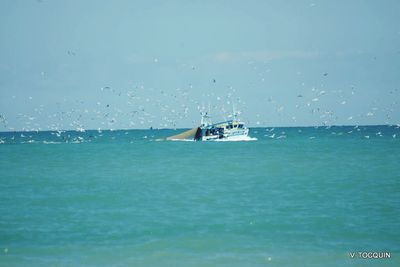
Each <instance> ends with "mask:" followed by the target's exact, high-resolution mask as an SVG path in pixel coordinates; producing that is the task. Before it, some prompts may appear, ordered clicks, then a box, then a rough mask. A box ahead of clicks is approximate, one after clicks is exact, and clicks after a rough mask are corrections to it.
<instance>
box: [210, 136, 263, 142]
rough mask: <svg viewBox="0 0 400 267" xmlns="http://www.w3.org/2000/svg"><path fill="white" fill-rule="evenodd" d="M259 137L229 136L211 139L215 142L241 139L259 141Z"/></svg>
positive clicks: (238, 140)
mask: <svg viewBox="0 0 400 267" xmlns="http://www.w3.org/2000/svg"><path fill="white" fill-rule="evenodd" d="M257 140H258V139H257V138H255V137H250V136H231V137H228V138H222V139H215V140H210V141H214V142H240V141H257Z"/></svg>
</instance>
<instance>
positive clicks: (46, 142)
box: [43, 141, 62, 145]
mask: <svg viewBox="0 0 400 267" xmlns="http://www.w3.org/2000/svg"><path fill="white" fill-rule="evenodd" d="M43 144H45V145H50V144H62V142H54V141H43Z"/></svg>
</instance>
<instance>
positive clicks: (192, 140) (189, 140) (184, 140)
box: [167, 139, 196, 142]
mask: <svg viewBox="0 0 400 267" xmlns="http://www.w3.org/2000/svg"><path fill="white" fill-rule="evenodd" d="M167 141H174V142H176V141H177V142H195V141H196V140H194V139H169V140H167Z"/></svg>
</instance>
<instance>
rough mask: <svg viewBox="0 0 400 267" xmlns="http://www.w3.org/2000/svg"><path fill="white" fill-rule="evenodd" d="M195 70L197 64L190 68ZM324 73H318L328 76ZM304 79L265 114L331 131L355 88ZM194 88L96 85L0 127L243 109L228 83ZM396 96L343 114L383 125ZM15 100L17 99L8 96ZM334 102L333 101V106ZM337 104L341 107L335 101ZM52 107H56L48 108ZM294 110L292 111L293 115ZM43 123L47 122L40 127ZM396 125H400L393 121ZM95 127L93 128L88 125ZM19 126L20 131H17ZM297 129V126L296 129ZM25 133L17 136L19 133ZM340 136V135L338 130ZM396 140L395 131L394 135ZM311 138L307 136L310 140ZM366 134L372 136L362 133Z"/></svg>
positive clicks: (139, 122) (155, 119) (129, 123)
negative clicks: (84, 96)
mask: <svg viewBox="0 0 400 267" xmlns="http://www.w3.org/2000/svg"><path fill="white" fill-rule="evenodd" d="M67 53H68V55H70V56H75V55H76V53H75V52H74V51H71V50H68V52H67ZM158 61H159V60H158V59H157V58H155V59H154V63H158ZM248 65H249V66H250V68H252V69H253V70H254V71H255V72H256V73H257V74H258V76H259V77H260V81H261V82H265V80H266V78H267V77H266V75H267V74H268V73H269V72H270V71H271V70H270V69H269V68H267V69H263V70H260V69H259V67H257V66H255V64H254V62H251V61H250V62H248ZM190 68H191V70H193V71H195V70H196V68H195V66H191V67H190ZM327 76H328V73H327V72H325V73H323V74H322V77H324V78H326V77H327ZM210 86H214V88H215V89H216V88H218V89H220V88H221V87H220V85H219V84H218V85H217V79H216V78H211V79H210ZM306 87H307V86H305V83H301V86H300V89H301V92H299V93H297V94H294V95H293V99H294V102H295V103H296V104H295V107H290V106H289V107H288V106H286V105H285V103H283V102H280V101H278V100H276V99H275V98H274V97H273V96H269V97H268V98H267V99H266V100H265V102H266V104H268V106H269V107H270V108H272V109H273V112H274V113H275V114H270V113H267V114H268V115H267V116H268V117H272V116H275V115H276V114H277V115H278V116H282V117H286V118H289V119H290V120H292V121H293V122H294V124H295V123H296V122H297V120H298V118H297V116H296V115H297V114H300V113H302V112H303V113H304V112H306V113H307V112H308V113H310V114H311V116H312V117H313V118H315V121H320V125H319V126H323V127H326V128H327V129H329V127H331V125H335V124H338V121H339V117H340V118H341V119H342V113H343V112H341V115H339V114H337V112H336V111H335V108H336V109H337V107H338V106H345V105H348V103H349V102H354V101H356V99H354V98H355V95H356V90H355V86H350V87H349V88H348V89H347V90H330V89H328V88H324V85H323V84H321V85H320V86H319V87H311V88H309V89H305V88H306ZM196 89H197V88H195V86H194V85H193V84H191V83H188V84H187V86H185V87H178V88H175V89H172V90H171V89H168V90H164V89H156V88H151V87H146V86H145V85H144V84H143V83H139V84H138V85H135V86H132V88H130V89H125V90H123V89H118V88H114V87H113V86H109V85H107V86H104V87H101V88H99V89H98V92H97V93H96V96H98V99H97V100H94V101H91V102H90V103H89V102H85V101H83V100H76V101H72V102H71V101H67V100H64V101H61V102H58V103H57V109H56V110H57V111H56V112H53V113H48V112H47V111H46V106H45V105H43V104H41V105H39V106H37V107H35V108H34V109H33V111H32V112H31V113H29V114H23V113H19V114H17V117H16V118H6V115H5V114H0V129H1V128H2V130H0V131H11V132H12V131H16V130H17V129H15V128H14V126H13V123H12V122H13V121H18V122H19V123H18V124H19V125H23V127H22V131H23V132H29V131H36V132H38V131H52V132H53V134H54V135H55V136H59V137H61V133H62V132H63V131H64V130H66V129H73V130H75V131H77V132H81V133H82V132H85V131H86V130H87V129H88V128H91V127H90V126H92V125H98V127H97V130H98V132H99V133H101V131H102V130H103V129H110V130H114V129H115V128H123V129H132V128H142V129H143V128H151V129H153V128H160V129H163V128H176V127H179V126H181V125H180V124H179V123H180V122H182V121H185V122H187V121H191V122H192V125H197V124H198V116H196V115H197V114H198V113H199V111H208V112H209V113H211V114H214V115H215V116H221V117H224V118H225V119H227V118H229V116H227V114H228V113H231V111H232V110H231V108H232V106H233V105H238V106H239V107H240V108H241V109H246V102H245V101H243V100H242V99H241V98H240V97H237V95H238V92H236V90H235V89H234V88H233V87H232V86H225V87H224V89H225V90H223V91H224V92H221V90H219V92H218V93H217V90H214V91H213V90H211V91H210V92H206V93H203V94H202V95H201V98H202V99H203V101H200V100H197V99H196V98H199V97H198V96H196V97H193V96H192V95H191V94H192V92H193V91H196ZM389 93H390V95H391V96H392V99H393V100H394V101H393V102H392V103H391V104H390V105H389V106H387V107H385V108H378V106H379V105H378V102H377V100H374V102H373V103H372V106H371V107H370V109H369V110H367V111H366V112H365V113H364V114H356V115H351V116H347V118H346V119H347V121H349V124H352V122H354V123H353V124H356V121H359V120H360V118H364V119H365V118H372V117H374V116H376V114H377V113H380V115H381V114H382V112H383V113H384V114H385V118H386V121H385V122H384V124H387V125H390V124H391V123H390V122H391V120H392V115H393V114H394V113H395V112H398V110H396V109H398V103H397V102H396V97H394V95H396V96H397V95H398V89H395V90H392V91H390V92H389ZM12 99H13V100H15V99H16V97H15V96H12ZM25 100H26V101H33V96H27V97H26V99H25ZM333 102H334V104H332V103H333ZM121 103H122V104H121ZM338 104H339V105H338ZM52 110H54V108H52ZM293 110H295V112H294V113H293ZM255 120H256V121H253V124H255V125H256V126H261V125H268V121H267V120H266V118H265V115H263V114H256V116H255ZM43 122H47V125H45V126H43ZM394 127H395V128H396V129H398V128H399V127H400V126H399V125H395V126H394ZM92 128H93V127H92ZM18 130H19V129H18ZM274 130H275V128H268V129H267V130H266V133H265V135H264V136H266V137H268V138H271V139H281V138H286V137H287V134H286V133H285V132H284V131H281V132H279V133H278V132H275V131H274ZM353 131H360V128H358V126H357V125H356V126H355V127H354V130H352V131H348V132H347V134H351V133H352V132H353ZM299 132H301V130H299ZM332 134H337V133H334V132H333V133H332ZM22 135H23V134H21V136H22ZM339 135H340V134H339ZM376 136H383V135H382V132H377V133H376ZM392 137H393V138H396V134H393V135H392ZM313 138H315V137H310V139H313ZM365 138H370V136H369V135H365Z"/></svg>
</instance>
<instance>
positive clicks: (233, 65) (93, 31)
mask: <svg viewBox="0 0 400 267" xmlns="http://www.w3.org/2000/svg"><path fill="white" fill-rule="evenodd" d="M399 14H400V1H396V0H395V1H357V0H352V1H337V0H335V1H310V0H306V1H300V0H296V1H86V0H85V1H81V0H80V1H71V0H68V1H67V0H64V1H56V0H54V1H53V0H42V1H36V0H24V1H16V0H9V1H8V0H2V1H0V114H1V116H2V117H0V130H3V131H4V130H13V129H17V130H19V129H43V130H46V129H49V128H51V129H56V128H58V129H76V128H80V127H83V128H92V129H93V128H96V129H97V128H114V129H116V128H145V127H150V126H153V127H174V126H176V127H191V126H194V125H195V124H197V123H198V121H199V119H200V118H199V113H198V106H200V107H202V106H205V107H206V108H207V109H208V106H209V105H210V108H211V113H212V115H213V116H214V117H213V119H214V120H215V121H217V120H220V119H222V118H223V115H222V114H223V110H225V111H226V112H229V111H230V110H231V109H232V106H231V103H232V102H235V103H236V105H237V107H238V109H239V110H241V112H242V115H241V117H242V118H243V119H244V120H245V121H246V122H248V123H249V124H250V125H251V126H257V125H260V126H296V125H323V124H339V125H341V124H385V123H392V124H397V123H400V108H399V107H400V105H399V100H400V16H399ZM102 88H103V89H102Z"/></svg>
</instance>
